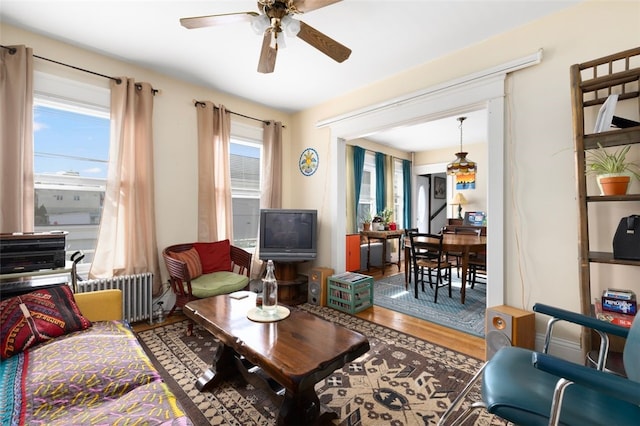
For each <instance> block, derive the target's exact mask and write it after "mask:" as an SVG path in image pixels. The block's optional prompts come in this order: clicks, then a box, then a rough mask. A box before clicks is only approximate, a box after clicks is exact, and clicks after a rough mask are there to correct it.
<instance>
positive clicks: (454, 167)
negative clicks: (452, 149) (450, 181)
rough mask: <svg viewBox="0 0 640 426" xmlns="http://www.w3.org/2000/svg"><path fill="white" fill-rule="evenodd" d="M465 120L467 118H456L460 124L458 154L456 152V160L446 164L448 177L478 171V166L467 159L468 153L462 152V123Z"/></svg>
mask: <svg viewBox="0 0 640 426" xmlns="http://www.w3.org/2000/svg"><path fill="white" fill-rule="evenodd" d="M466 119H467V117H459V118H458V121H459V122H460V126H459V127H460V152H456V159H455V160H453V161H452V162H451V163H449V164H447V174H448V175H454V176H455V175H459V174H463V173H475V172H476V171H477V169H478V165H477V164H476V163H475V161H473V160H470V159H468V158H467V154H468V153H467V152H464V151H462V122H463V121H464V120H466Z"/></svg>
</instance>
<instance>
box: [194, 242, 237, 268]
mask: <svg viewBox="0 0 640 426" xmlns="http://www.w3.org/2000/svg"><path fill="white" fill-rule="evenodd" d="M193 247H194V248H195V249H196V250H197V251H198V254H199V255H200V263H202V273H203V274H208V273H211V272H219V271H231V243H230V242H229V240H222V241H216V242H214V243H193Z"/></svg>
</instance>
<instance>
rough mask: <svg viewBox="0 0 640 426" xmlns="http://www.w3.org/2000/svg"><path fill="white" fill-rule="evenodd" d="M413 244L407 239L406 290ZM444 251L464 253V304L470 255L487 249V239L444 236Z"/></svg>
mask: <svg viewBox="0 0 640 426" xmlns="http://www.w3.org/2000/svg"><path fill="white" fill-rule="evenodd" d="M410 244H411V242H410V240H409V238H408V237H407V239H406V241H405V249H404V282H405V288H407V287H408V283H409V270H410V269H411V268H410V267H409V261H410V258H411V246H410ZM442 249H443V250H444V251H455V252H459V253H462V265H461V269H462V272H461V275H462V278H461V279H460V281H461V282H462V285H461V288H460V301H461V303H462V304H464V299H465V292H466V289H467V270H468V268H469V253H474V252H480V251H484V250H486V249H487V237H486V236H480V237H478V236H476V235H466V234H443V239H442Z"/></svg>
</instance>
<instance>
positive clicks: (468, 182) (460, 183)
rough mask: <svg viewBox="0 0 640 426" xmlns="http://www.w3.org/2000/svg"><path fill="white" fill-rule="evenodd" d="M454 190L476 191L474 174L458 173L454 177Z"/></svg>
mask: <svg viewBox="0 0 640 426" xmlns="http://www.w3.org/2000/svg"><path fill="white" fill-rule="evenodd" d="M456 189H458V190H460V189H476V173H475V172H471V173H458V174H457V175H456Z"/></svg>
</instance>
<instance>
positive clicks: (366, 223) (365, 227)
mask: <svg viewBox="0 0 640 426" xmlns="http://www.w3.org/2000/svg"><path fill="white" fill-rule="evenodd" d="M370 229H371V223H369V222H365V223H363V224H362V230H363V231H368V230H370Z"/></svg>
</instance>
